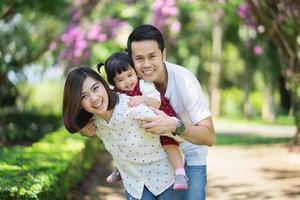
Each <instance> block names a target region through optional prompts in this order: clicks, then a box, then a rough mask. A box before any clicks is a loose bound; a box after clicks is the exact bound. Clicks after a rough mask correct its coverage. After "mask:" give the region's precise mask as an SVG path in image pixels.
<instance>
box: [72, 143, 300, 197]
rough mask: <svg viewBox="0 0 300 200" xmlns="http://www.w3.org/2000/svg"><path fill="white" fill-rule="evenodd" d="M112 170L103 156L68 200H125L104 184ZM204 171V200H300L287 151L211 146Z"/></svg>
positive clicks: (119, 189)
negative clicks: (205, 192)
mask: <svg viewBox="0 0 300 200" xmlns="http://www.w3.org/2000/svg"><path fill="white" fill-rule="evenodd" d="M111 169H112V167H111V158H110V156H109V155H108V154H107V153H105V152H103V153H102V154H101V160H100V161H99V163H98V164H97V166H96V167H95V168H94V169H93V171H91V172H90V173H89V175H88V176H87V178H86V180H85V181H84V182H83V183H82V184H81V185H79V186H78V187H77V188H75V189H74V190H73V193H72V195H71V194H70V198H69V199H72V200H125V197H124V189H123V186H122V184H118V185H110V184H106V183H105V181H104V180H105V178H106V176H107V175H108V174H109V173H110V172H111ZM207 169H208V185H207V200H250V199H251V200H271V199H272V200H273V199H274V200H300V153H299V152H298V153H289V152H288V150H287V148H286V147H283V146H276V145H268V146H266V145H261V146H251V147H237V146H236V147H235V146H213V147H211V148H209V156H208V167H207ZM69 199H68V200H69Z"/></svg>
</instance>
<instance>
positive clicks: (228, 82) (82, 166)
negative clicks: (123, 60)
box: [0, 0, 300, 199]
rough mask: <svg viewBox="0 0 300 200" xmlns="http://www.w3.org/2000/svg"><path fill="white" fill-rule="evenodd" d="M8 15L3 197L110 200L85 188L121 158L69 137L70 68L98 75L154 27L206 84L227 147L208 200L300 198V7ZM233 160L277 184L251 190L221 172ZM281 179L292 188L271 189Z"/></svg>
mask: <svg viewBox="0 0 300 200" xmlns="http://www.w3.org/2000/svg"><path fill="white" fill-rule="evenodd" d="M0 15H1V19H0V58H1V59H0V148H1V149H0V199H76V198H77V199H83V198H87V199H101V198H102V199H105V198H106V197H104V196H103V195H102V197H100V196H101V194H104V193H105V191H106V190H100V192H99V191H98V193H97V195H100V196H99V197H98V198H96V197H93V195H91V193H95V190H96V189H91V188H97V184H100V185H101V184H104V183H103V182H100V183H96V185H94V186H91V187H90V190H88V189H86V188H85V189H84V190H81V188H84V187H83V185H84V184H88V183H85V181H84V180H87V179H88V178H87V177H88V176H89V173H91V170H93V169H95V166H96V168H97V169H98V171H100V172H101V169H102V171H103V169H104V168H105V169H106V168H107V167H108V165H110V164H109V163H110V161H109V160H110V159H108V160H106V161H105V162H104V164H102V165H99V162H100V161H101V159H102V157H101V156H99V152H103V154H104V153H105V152H104V151H103V147H102V146H101V143H100V142H99V141H100V140H99V139H89V138H84V137H81V136H79V134H75V135H71V134H68V133H67V132H66V130H65V129H64V128H63V126H62V120H61V106H62V92H63V85H64V80H65V76H66V73H67V72H68V71H69V70H70V69H71V68H73V67H77V66H82V65H85V66H90V67H92V68H94V69H95V66H96V64H97V63H99V62H103V61H104V60H105V59H106V58H107V57H108V56H109V55H110V54H112V53H113V52H115V51H120V50H124V49H125V48H126V41H127V37H128V35H129V34H130V32H131V31H132V30H133V29H134V28H135V27H137V26H139V25H141V24H144V23H147V24H153V25H155V26H156V27H158V28H159V29H160V30H161V31H162V33H163V35H164V38H165V44H166V48H167V60H168V61H170V62H173V63H177V64H180V65H182V66H185V67H187V68H188V69H189V70H191V71H192V72H193V73H194V74H195V76H196V77H197V78H198V80H199V81H200V83H201V86H202V89H203V91H204V92H205V94H206V97H207V100H208V102H209V104H210V110H211V112H212V115H213V118H214V120H215V125H216V130H217V142H216V145H215V146H214V147H212V148H211V149H210V151H211V152H212V153H211V154H210V155H209V165H208V198H211V199H270V198H271V199H297V198H299V196H300V185H299V180H300V164H299V163H300V158H299V157H300V155H299V153H297V152H299V144H300V142H299V140H300V139H299V138H300V136H299V130H300V100H299V99H300V64H299V59H300V52H299V48H300V47H299V46H300V2H299V1H293V0H262V1H255V0H246V1H243V0H215V1H214V0H206V1H205V0H203V1H202V0H177V1H176V0H154V1H150V0H144V1H141V0H125V1H121V0H114V1H108V0H102V1H100V0H74V1H71V0H44V1H35V0H26V1H25V0H15V1H0ZM103 74H104V72H103ZM241 152H242V153H241ZM253 152H254V153H253ZM252 153H253V154H252ZM225 155H226V156H229V158H236V160H235V161H236V162H238V163H236V164H235V165H234V166H236V165H237V166H239V165H240V164H241V163H242V162H244V163H245V162H246V163H247V162H248V164H247V166H251V164H253V163H254V164H255V163H264V164H262V165H263V167H262V166H261V165H257V166H256V165H255V166H254V168H255V169H256V170H258V168H259V167H262V169H261V170H260V173H256V174H255V173H254V174H250V177H251V176H252V175H253V176H252V177H251V178H253V177H256V176H257V177H258V178H257V179H259V177H260V176H259V174H260V175H261V174H267V175H268V176H267V177H264V176H263V175H261V177H260V178H261V180H263V181H262V182H259V183H257V182H255V181H256V180H253V181H254V182H251V181H250V180H251V178H245V177H244V176H245V174H247V173H248V172H247V170H246V169H245V171H243V170H242V171H240V173H238V172H239V171H238V170H237V169H236V168H233V166H227V168H222V167H221V166H224V167H226V163H232V161H229V162H228V160H227V159H226V158H227V157H225ZM270 155H273V156H277V157H272V158H269V157H268V156H270ZM221 157H223V160H218V159H217V158H221ZM253 157H255V159H253V160H251V158H253ZM264 158H265V160H262V159H264ZM245 159H246V160H245ZM250 160H251V162H250ZM278 160H280V162H279V161H278ZM271 162H274V163H276V164H272V165H270V163H271ZM250 163H251V164H250ZM278 163H280V164H278ZM103 165H104V166H105V167H103ZM269 165H270V166H269ZM97 166H98V167H97ZM218 167H220V168H218ZM271 168H272V169H271ZM210 169H212V170H215V171H211V172H210ZM240 170H241V169H240ZM249 170H250V169H249ZM272 170H273V171H272ZM96 171H97V170H96ZM222 171H223V172H224V173H225V174H227V175H230V177H231V179H230V180H229V179H228V180H227V179H226V176H225V175H224V174H218V173H219V172H222ZM250 171H251V170H250ZM254 171H255V170H254ZM92 172H95V171H92ZM217 172H218V173H217ZM230 172H231V173H230ZM232 172H233V173H232ZM255 172H258V171H255ZM271 172H274V174H275V173H276V176H275V175H274V176H271V175H270V173H271ZM95 173H96V172H95ZM101 173H103V172H101ZM107 173H109V170H108V171H107ZM249 173H250V172H249ZM251 173H253V170H252V171H251ZM210 174H211V175H210ZM248 176H249V175H248ZM210 177H213V178H215V179H218V181H219V182H218V181H214V179H213V180H212V179H211V178H210ZM230 177H227V178H230ZM232 177H233V178H232ZM270 177H271V178H270ZM235 178H236V179H235ZM102 179H103V177H102ZM238 179H242V180H244V181H245V180H248V181H249V182H248V185H247V184H245V183H243V181H242V180H239V181H240V182H239V181H238ZM253 179H254V178H253ZM230 181H233V183H232V187H229V185H227V187H226V183H231V182H230ZM272 181H273V182H274V181H275V182H276V181H278V183H277V182H276V184H278V185H280V184H283V185H286V188H285V187H279V186H278V185H276V184H275V185H274V184H273V185H272V184H271V185H270V186H269V187H267V188H264V190H262V188H263V187H260V184H262V185H268V184H270V182H272ZM91 182H93V183H94V181H91ZM297 182H298V184H297ZM250 183H252V184H253V185H257V186H259V187H260V190H259V191H256V190H255V189H253V188H251V187H250V186H249V185H251V184H250ZM89 184H90V183H89ZM243 185H244V188H243V189H241V188H240V186H243ZM81 186H82V187H81ZM70 187H71V190H70ZM72 188H73V189H72ZM74 188H75V189H74ZM110 189H111V188H110V187H108V191H111V190H110ZM119 189H120V188H119ZM76 190H77V191H79V192H75V191H76ZM275 190H276V192H274V191H275ZM266 191H268V192H269V193H270V194H269V193H268V192H266ZM272 191H273V192H272ZM106 193H113V190H112V191H111V192H106ZM121 193H122V192H121ZM226 194H227V196H226ZM120 196H122V195H121V194H120ZM107 199H112V197H107Z"/></svg>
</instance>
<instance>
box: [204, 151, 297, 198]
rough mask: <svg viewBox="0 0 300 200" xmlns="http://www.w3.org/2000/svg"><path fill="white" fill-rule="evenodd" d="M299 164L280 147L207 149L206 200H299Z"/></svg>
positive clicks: (293, 156) (294, 156) (290, 154)
mask: <svg viewBox="0 0 300 200" xmlns="http://www.w3.org/2000/svg"><path fill="white" fill-rule="evenodd" d="M299 161H300V154H299V153H289V152H288V150H287V148H284V147H279V146H260V147H259V146H257V147H251V148H247V147H244V148H243V147H213V148H210V150H209V156H208V185H207V191H208V192H207V197H208V198H207V200H247V199H257V200H264V199H280V200H298V199H299V200H300V163H299Z"/></svg>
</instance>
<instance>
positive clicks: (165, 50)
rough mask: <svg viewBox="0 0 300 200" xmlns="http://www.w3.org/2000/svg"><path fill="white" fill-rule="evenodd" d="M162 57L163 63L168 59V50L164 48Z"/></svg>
mask: <svg viewBox="0 0 300 200" xmlns="http://www.w3.org/2000/svg"><path fill="white" fill-rule="evenodd" d="M162 57H163V62H165V61H166V59H167V49H166V48H164V50H163V52H162Z"/></svg>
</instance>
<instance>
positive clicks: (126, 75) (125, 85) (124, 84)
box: [113, 67, 138, 92]
mask: <svg viewBox="0 0 300 200" xmlns="http://www.w3.org/2000/svg"><path fill="white" fill-rule="evenodd" d="M113 80H114V82H115V84H116V87H117V88H118V89H119V90H122V91H126V92H127V91H132V90H133V89H134V87H135V86H136V84H137V83H138V77H137V75H136V72H135V70H134V69H133V68H132V67H129V68H128V70H126V71H124V72H122V73H120V74H116V76H115V77H114V79H113Z"/></svg>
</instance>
